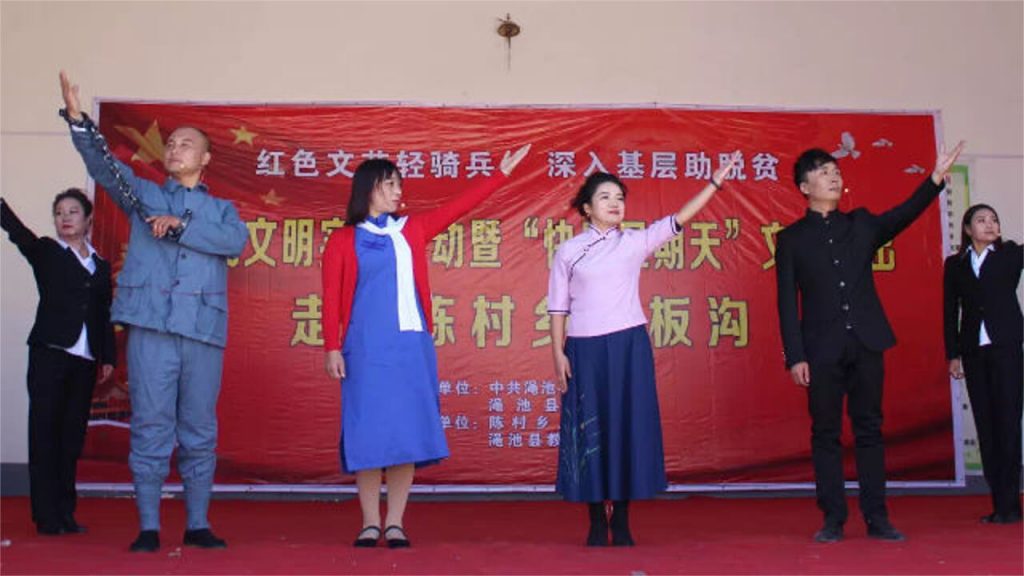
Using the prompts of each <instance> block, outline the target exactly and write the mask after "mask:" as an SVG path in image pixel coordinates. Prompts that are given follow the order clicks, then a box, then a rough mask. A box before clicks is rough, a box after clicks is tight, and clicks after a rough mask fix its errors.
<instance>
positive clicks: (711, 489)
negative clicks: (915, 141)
mask: <svg viewBox="0 0 1024 576" xmlns="http://www.w3.org/2000/svg"><path fill="white" fill-rule="evenodd" d="M103 103H133V104H186V105H190V106H287V107H300V106H336V107H365V106H378V107H402V106H415V107H420V108H473V109H491V108H512V109H555V110H559V109H577V110H611V109H619V110H629V109H638V110H639V109H643V110H649V109H652V108H653V109H671V110H713V111H737V112H784V113H813V114H891V115H907V116H909V115H924V114H931V115H932V117H933V118H934V120H935V122H934V126H935V141H936V143H943V142H945V138H944V132H943V125H942V111H941V110H907V109H903V110H882V109H874V108H868V109H860V110H854V109H838V108H820V109H816V108H797V107H794V108H788V107H785V106H710V105H694V104H665V103H659V102H649V103H639V104H637V103H630V104H625V103H623V104H480V103H475V104H474V103H465V104H462V103H459V104H451V103H449V104H443V103H429V102H426V103H425V102H414V101H404V100H399V101H379V100H365V101H364V100H353V101H345V102H336V101H335V102H332V101H308V102H283V103H282V102H276V103H275V102H265V101H264V102H255V101H244V100H234V101H232V100H224V101H193V100H158V99H153V100H148V99H134V98H95V99H94V100H93V105H92V112H93V114H92V116H93V118H95V119H96V123H97V125H98V124H99V121H100V105H101V104H103ZM87 190H89V191H90V192H92V194H93V197H94V198H95V194H96V182H95V181H94V180H93V179H92V178H89V177H87ZM948 193H949V192H948V188H947V189H944V190H943V191H942V193H941V196H940V198H941V200H940V201H941V202H942V204H943V205H945V202H946V194H948ZM939 212H940V217H941V225H940V231H941V233H942V256H943V258H945V254H946V253H947V252H949V239H948V237H947V235H946V234H945V231H946V230H947V226H948V219H947V216H946V213H945V211H944V210H940V211H939ZM949 386H950V412H951V414H950V417H951V418H952V419H953V459H954V468H955V475H956V477H955V479H953V480H919V481H888V482H886V487H887V488H910V489H916V488H963V487H965V486H966V485H967V479H966V473H965V467H964V453H963V431H962V424H961V422H960V416H959V414H958V413H957V406H958V405H959V403H960V402H961V400H960V394H959V387H958V386H957V384H956V381H955V380H953V378H952V377H951V378H950V379H949ZM94 424H102V425H118V426H126V425H124V424H123V423H115V422H110V421H97V422H90V423H89V425H90V426H92V425H94ZM76 488H78V490H80V491H82V492H86V493H88V492H101V493H111V492H113V493H131V492H134V487H133V485H132V484H130V483H123V482H121V483H119V482H113V483H105V482H79V483H77V484H76ZM846 488H847V489H853V488H857V482H850V481H847V482H846ZM786 490H799V491H803V490H806V491H811V490H814V483H813V482H782V483H771V482H752V483H742V484H740V483H737V484H669V486H668V488H667V489H666V492H667V493H728V492H773V491H777V492H782V491H786ZM182 491H183V488H182V485H181V484H165V485H164V487H163V492H164V494H165V495H167V494H176V493H181V492H182ZM213 491H214V492H216V493H227V494H275V493H277V494H355V493H356V486H355V484H215V485H214V487H213ZM385 491H386V487H385ZM412 492H413V493H414V494H554V493H555V486H554V484H501V485H491V484H413V486H412Z"/></svg>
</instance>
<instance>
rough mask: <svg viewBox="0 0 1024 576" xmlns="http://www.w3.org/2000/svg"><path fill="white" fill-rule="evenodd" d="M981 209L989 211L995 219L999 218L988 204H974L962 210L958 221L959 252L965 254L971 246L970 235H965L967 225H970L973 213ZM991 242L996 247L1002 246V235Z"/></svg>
mask: <svg viewBox="0 0 1024 576" xmlns="http://www.w3.org/2000/svg"><path fill="white" fill-rule="evenodd" d="M982 210H988V211H989V212H991V213H992V214H994V215H995V217H996V220H999V213H998V212H996V209H995V208H993V207H991V206H989V205H988V204H975V205H974V206H971V207H970V208H968V209H967V210H966V211H965V212H964V217H963V219H962V220H961V221H960V254H966V253H967V249H968V248H969V247H970V246H971V237H970V236H968V235H967V226H969V225H970V223H971V219H972V218H974V215H975V214H977V213H978V212H981V211H982ZM993 244H994V245H995V246H996V248H998V247H999V246H1002V244H1003V237H1002V236H999V238H996V241H995V242H993Z"/></svg>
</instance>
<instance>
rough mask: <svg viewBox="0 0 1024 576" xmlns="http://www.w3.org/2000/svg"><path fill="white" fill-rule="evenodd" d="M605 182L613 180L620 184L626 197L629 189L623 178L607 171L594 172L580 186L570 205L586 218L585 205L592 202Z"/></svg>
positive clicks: (623, 195) (623, 196) (617, 184)
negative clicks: (620, 178)
mask: <svg viewBox="0 0 1024 576" xmlns="http://www.w3.org/2000/svg"><path fill="white" fill-rule="evenodd" d="M605 182H611V183H612V184H615V185H616V186H618V187H619V189H620V190H622V198H623V199H625V198H626V194H627V193H628V192H629V191H628V189H627V188H626V185H625V184H623V183H622V180H619V178H618V176H616V175H614V174H609V173H607V172H594V173H593V174H591V175H590V176H588V177H587V179H586V181H584V182H583V185H582V186H580V189H579V191H577V192H576V197H575V198H573V199H572V202H570V203H569V206H570V207H572V208H575V209H576V211H577V212H579V213H580V216H583V217H584V218H586V217H587V211H586V210H584V209H583V205H584V204H590V201H591V200H592V199H593V198H594V193H595V192H597V187H598V186H600V185H601V184H604V183H605Z"/></svg>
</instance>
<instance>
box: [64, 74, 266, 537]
mask: <svg viewBox="0 0 1024 576" xmlns="http://www.w3.org/2000/svg"><path fill="white" fill-rule="evenodd" d="M60 81H61V92H62V94H63V97H64V106H65V108H64V110H63V111H62V116H64V117H65V119H66V120H67V121H68V123H69V124H70V126H71V141H72V142H73V143H74V145H75V149H77V150H78V152H79V154H81V156H82V159H83V160H84V161H85V166H86V168H87V169H88V171H89V175H90V176H92V178H93V179H94V180H96V182H98V183H99V184H100V185H102V186H103V188H104V190H105V191H106V192H107V194H108V195H109V196H110V198H111V199H112V200H114V201H115V202H117V204H118V205H119V206H120V207H121V209H122V210H124V212H125V213H126V214H127V215H128V219H129V221H130V222H131V232H130V236H129V240H128V254H127V256H126V258H125V262H124V267H123V268H122V270H121V273H120V274H119V276H118V278H117V295H116V297H115V299H114V303H113V306H112V308H111V319H112V321H113V322H116V323H119V324H122V325H124V326H125V328H126V329H127V330H128V346H127V357H128V384H129V394H130V395H131V403H132V419H131V454H130V456H129V465H130V467H131V471H132V477H133V480H134V483H135V498H136V505H137V507H138V511H139V524H140V532H139V536H138V538H137V539H136V540H135V541H134V542H133V543H132V545H131V550H132V551H136V552H154V551H156V550H157V549H158V548H159V547H160V537H159V530H160V493H161V487H162V485H163V482H164V479H166V477H167V473H168V471H169V468H170V464H169V460H170V456H171V453H172V451H173V450H174V447H175V440H177V443H178V472H179V473H180V475H181V478H182V481H183V483H184V487H185V509H186V512H187V526H186V530H185V536H184V543H185V544H186V545H191V546H199V547H203V548H223V547H225V546H226V545H227V544H226V543H225V541H224V540H222V539H220V538H218V537H217V536H216V535H214V533H213V532H212V531H211V530H210V524H209V521H208V520H207V515H206V512H207V508H208V507H209V503H210V491H211V489H212V487H213V473H214V469H215V467H216V464H217V456H216V453H215V449H216V446H217V396H218V394H219V392H220V382H221V371H222V367H223V360H224V345H225V344H226V341H227V324H228V317H227V310H228V304H227V272H228V266H227V259H228V258H231V257H238V256H239V255H240V254H241V253H242V250H243V249H244V248H245V244H246V241H247V239H248V236H249V233H248V230H247V228H246V225H245V223H244V222H242V220H241V219H240V218H239V216H238V212H237V210H235V207H234V206H233V205H232V204H231V202H229V201H227V200H223V199H220V198H215V197H213V196H211V195H210V194H209V191H208V190H207V187H206V185H205V184H204V183H203V182H202V181H201V179H202V173H203V170H204V169H205V167H206V165H207V164H208V163H209V162H210V143H209V140H208V139H207V137H206V135H205V134H204V133H203V132H202V131H201V130H198V129H196V128H193V127H188V126H186V127H181V128H178V129H177V130H175V131H173V132H172V133H171V134H170V136H169V137H168V138H167V143H166V145H165V148H164V158H163V161H164V169H165V170H166V171H167V174H168V175H169V178H167V180H166V181H164V183H163V184H162V185H160V184H157V183H155V182H152V181H150V180H146V179H143V178H139V177H137V176H136V175H135V174H134V172H133V171H132V170H131V168H129V167H128V166H127V165H125V164H124V163H122V162H120V161H118V160H116V159H115V158H114V157H113V156H112V155H110V153H109V150H107V147H106V143H105V141H104V140H103V138H102V136H100V135H99V132H98V131H97V129H96V126H95V124H93V123H92V121H91V120H90V119H89V118H88V116H86V115H84V114H83V113H82V111H81V107H80V103H79V96H78V86H76V85H72V84H71V82H70V81H69V80H68V77H67V75H66V74H65V73H64V72H61V74H60Z"/></svg>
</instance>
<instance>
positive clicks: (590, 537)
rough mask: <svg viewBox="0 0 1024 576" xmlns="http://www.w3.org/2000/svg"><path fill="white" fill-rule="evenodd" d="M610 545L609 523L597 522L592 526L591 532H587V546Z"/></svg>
mask: <svg viewBox="0 0 1024 576" xmlns="http://www.w3.org/2000/svg"><path fill="white" fill-rule="evenodd" d="M607 545H608V524H604V525H600V524H596V525H593V526H591V527H590V533H589V534H587V546H607Z"/></svg>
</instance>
